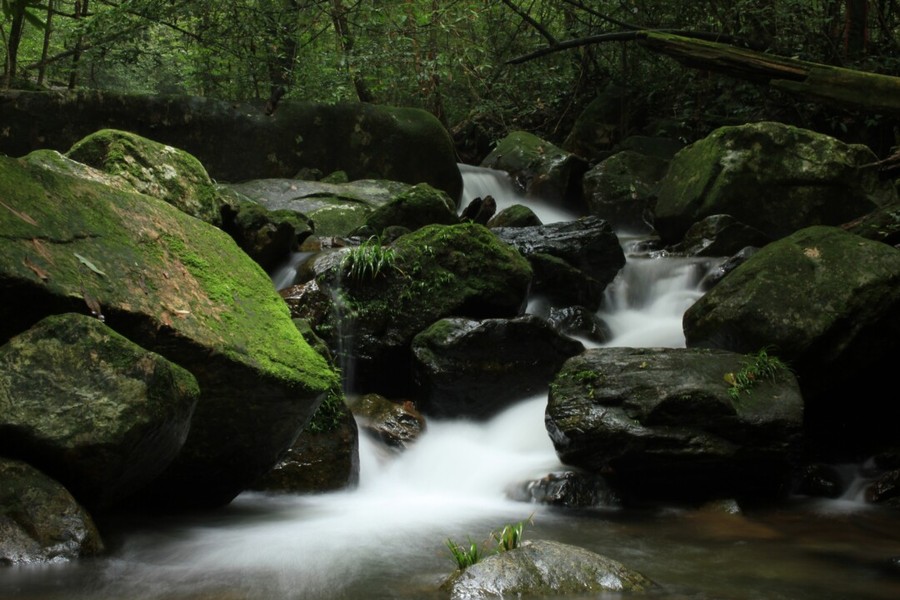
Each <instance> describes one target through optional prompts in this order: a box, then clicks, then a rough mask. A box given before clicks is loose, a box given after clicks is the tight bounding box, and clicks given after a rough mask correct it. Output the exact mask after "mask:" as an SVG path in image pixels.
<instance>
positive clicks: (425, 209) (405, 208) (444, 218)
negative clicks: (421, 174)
mask: <svg viewBox="0 0 900 600" xmlns="http://www.w3.org/2000/svg"><path fill="white" fill-rule="evenodd" d="M456 223H459V216H458V215H457V213H456V203H455V202H454V201H453V200H451V199H450V197H449V196H448V195H447V194H446V193H445V192H442V191H441V190H438V189H435V188H433V187H431V186H430V185H428V184H427V183H421V184H419V185H416V186H413V187H412V188H410V189H409V190H407V191H405V192H403V193H401V194H399V195H397V196H395V197H394V198H393V199H391V201H390V202H388V203H387V204H384V205H382V206H380V207H378V208H376V209H375V210H374V211H373V212H372V214H370V215H369V216H368V217H366V222H365V225H363V227H361V228H360V232H362V233H367V234H369V235H375V236H381V235H383V234H384V230H385V229H387V228H388V227H396V226H399V227H405V228H406V229H408V230H410V231H414V230H416V229H419V228H421V227H424V226H426V225H455V224H456Z"/></svg>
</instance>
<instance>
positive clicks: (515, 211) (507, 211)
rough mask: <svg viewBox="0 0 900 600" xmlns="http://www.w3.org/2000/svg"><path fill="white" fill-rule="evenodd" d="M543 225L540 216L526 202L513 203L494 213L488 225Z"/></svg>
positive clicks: (491, 226)
mask: <svg viewBox="0 0 900 600" xmlns="http://www.w3.org/2000/svg"><path fill="white" fill-rule="evenodd" d="M538 225H543V223H541V219H540V217H538V216H537V215H536V214H535V213H534V211H533V210H531V209H530V208H528V207H527V206H525V205H524V204H513V205H512V206H508V207H507V208H504V209H503V210H501V211H500V212H498V213H496V214H494V216H492V217H491V218H490V219H489V220H488V222H487V226H488V227H490V228H491V229H493V228H494V227H536V226H538Z"/></svg>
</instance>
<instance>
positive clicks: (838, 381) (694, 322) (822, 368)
mask: <svg viewBox="0 0 900 600" xmlns="http://www.w3.org/2000/svg"><path fill="white" fill-rule="evenodd" d="M860 265H865V268H860ZM683 323H684V333H685V340H686V344H687V346H689V347H706V348H722V349H727V350H731V351H734V352H741V353H746V352H755V351H757V350H759V349H761V348H771V349H772V351H773V352H774V353H776V354H777V356H778V357H779V358H781V359H782V360H784V361H786V362H787V363H788V364H789V365H790V366H791V368H792V369H793V371H794V372H795V373H796V375H797V378H798V380H799V381H800V385H801V387H802V390H803V397H804V400H805V403H806V418H807V427H808V432H809V433H810V434H812V435H813V437H814V438H816V439H817V440H818V443H819V445H820V449H822V450H826V449H830V451H836V452H839V453H843V452H846V451H851V448H852V449H853V450H852V453H853V454H856V453H857V452H858V453H861V454H871V453H872V452H873V451H874V450H876V448H873V447H872V446H873V444H877V443H880V442H884V443H896V436H895V435H894V427H893V424H894V423H896V422H897V418H898V417H900V408H898V406H897V404H896V403H894V402H889V401H887V400H886V398H885V397H884V394H883V393H882V392H881V391H880V390H881V388H882V386H883V385H884V377H885V374H887V373H891V372H892V369H893V368H894V367H895V363H896V360H895V359H894V358H893V357H895V356H896V355H897V352H898V351H900V251H898V250H897V249H896V248H892V247H891V246H888V245H887V244H883V243H881V242H875V241H871V240H867V239H864V238H862V237H859V236H857V235H854V234H851V233H847V232H845V231H843V230H841V229H839V228H837V227H809V228H806V229H803V230H800V231H798V232H796V233H794V234H793V235H791V236H788V237H785V238H783V239H781V240H778V241H776V242H772V243H771V244H769V245H767V246H765V247H764V248H762V249H761V250H760V251H759V252H757V253H756V254H754V255H753V256H751V257H750V258H749V259H748V260H747V261H746V262H744V263H743V264H741V265H740V266H738V267H737V268H736V269H734V270H733V271H731V272H730V273H729V274H728V275H727V276H725V277H724V278H723V279H722V280H721V281H720V282H719V283H718V284H717V285H716V286H715V287H713V288H712V289H711V290H710V291H709V292H708V293H706V294H705V295H704V296H703V297H701V298H700V299H699V300H698V301H697V302H696V303H695V304H693V305H692V306H691V307H690V308H688V310H687V311H686V312H685V315H684V319H683ZM851 397H852V398H854V402H853V408H852V410H851V409H850V408H849V407H848V406H847V404H846V403H847V398H851ZM860 444H861V446H860ZM857 446H858V447H857ZM866 448H868V450H866ZM823 458H824V457H823ZM841 458H842V459H847V458H850V457H849V456H842V457H841Z"/></svg>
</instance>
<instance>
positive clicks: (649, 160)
mask: <svg viewBox="0 0 900 600" xmlns="http://www.w3.org/2000/svg"><path fill="white" fill-rule="evenodd" d="M668 166H669V164H668V162H667V161H666V160H663V159H661V158H656V157H653V156H647V155H644V154H639V153H637V152H632V151H630V150H625V151H622V152H617V153H616V154H613V155H612V156H610V157H609V158H607V159H605V160H603V161H601V162H600V163H598V164H597V165H596V166H594V167H592V168H591V169H590V170H589V171H588V172H587V173H585V175H584V198H585V202H586V203H587V208H588V213H589V214H591V215H594V216H597V217H600V218H602V219H605V220H607V221H609V223H610V225H612V227H613V228H614V229H616V230H617V231H628V232H632V233H649V232H651V231H653V224H652V213H653V206H654V205H655V203H656V188H657V186H658V184H659V181H660V180H661V179H662V178H663V176H664V175H665V174H666V169H668Z"/></svg>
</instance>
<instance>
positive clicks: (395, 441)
mask: <svg viewBox="0 0 900 600" xmlns="http://www.w3.org/2000/svg"><path fill="white" fill-rule="evenodd" d="M352 410H353V414H354V416H356V418H357V419H359V420H360V423H361V427H362V428H363V430H365V431H366V432H368V433H369V435H371V436H372V437H373V438H375V439H377V440H380V441H381V442H382V443H384V444H385V445H386V446H387V447H389V448H392V449H395V450H403V449H405V448H407V447H408V446H409V445H410V444H412V443H413V442H415V441H416V440H417V439H419V436H420V435H422V433H423V432H424V431H425V427H426V425H425V418H424V417H423V416H422V415H421V413H419V411H418V410H417V409H416V407H415V406H414V405H413V403H412V402H410V401H405V402H394V401H392V400H389V399H388V398H385V397H384V396H382V395H380V394H365V395H364V396H362V397H360V398H359V399H358V400H356V401H354V402H353V403H352Z"/></svg>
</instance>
